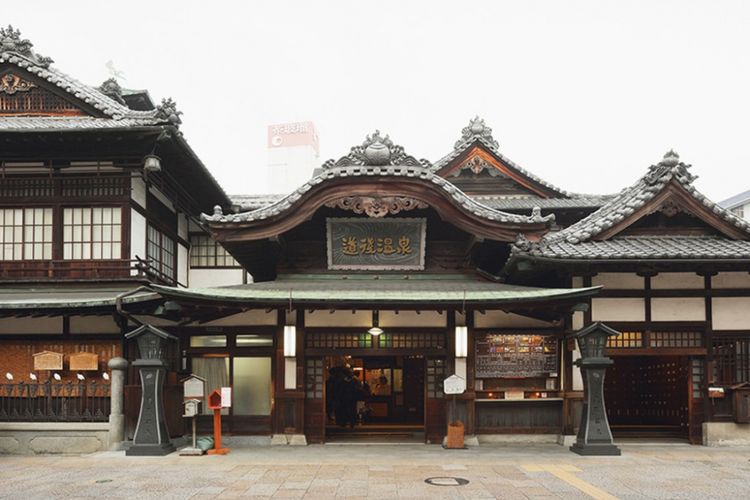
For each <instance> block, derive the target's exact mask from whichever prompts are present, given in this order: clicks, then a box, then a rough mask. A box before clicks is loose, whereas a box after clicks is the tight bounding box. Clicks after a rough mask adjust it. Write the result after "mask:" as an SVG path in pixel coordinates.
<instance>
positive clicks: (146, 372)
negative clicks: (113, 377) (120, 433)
mask: <svg viewBox="0 0 750 500" xmlns="http://www.w3.org/2000/svg"><path fill="white" fill-rule="evenodd" d="M125 338H126V339H136V340H137V341H138V351H139V356H140V357H139V358H138V359H136V360H135V361H134V362H133V366H134V367H135V368H138V374H139V375H140V377H141V410H140V412H139V413H138V424H137V425H136V427H135V436H133V444H132V446H131V447H130V448H128V450H127V451H126V452H125V454H126V455H133V456H160V455H167V454H168V453H172V452H173V451H175V447H174V445H173V444H172V442H171V441H170V439H169V430H168V429H167V420H166V417H165V414H164V379H165V378H166V376H167V363H166V362H165V361H164V353H165V349H166V343H167V341H169V340H177V338H176V337H174V336H173V335H170V334H168V333H167V332H165V331H163V330H160V329H158V328H156V327H154V326H151V325H143V326H141V327H139V328H137V329H136V330H133V331H132V332H130V333H128V334H126V335H125Z"/></svg>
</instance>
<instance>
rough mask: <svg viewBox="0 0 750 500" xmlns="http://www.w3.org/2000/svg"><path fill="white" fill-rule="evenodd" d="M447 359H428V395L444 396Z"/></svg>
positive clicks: (429, 396)
mask: <svg viewBox="0 0 750 500" xmlns="http://www.w3.org/2000/svg"><path fill="white" fill-rule="evenodd" d="M445 372H446V366H445V360H444V359H442V358H428V359H427V397H428V398H442V397H443V380H445Z"/></svg>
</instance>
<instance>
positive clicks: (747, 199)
mask: <svg viewBox="0 0 750 500" xmlns="http://www.w3.org/2000/svg"><path fill="white" fill-rule="evenodd" d="M745 203H750V191H745V192H744V193H740V194H736V195H734V196H732V197H731V198H727V199H726V200H724V201H720V202H719V206H721V207H722V208H726V209H730V208H734V207H736V206H738V205H743V204H745Z"/></svg>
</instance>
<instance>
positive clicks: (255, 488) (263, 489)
mask: <svg viewBox="0 0 750 500" xmlns="http://www.w3.org/2000/svg"><path fill="white" fill-rule="evenodd" d="M280 486H281V483H255V484H254V485H252V486H250V487H249V488H248V489H247V490H246V491H245V493H246V494H247V495H267V496H271V495H273V494H274V493H276V491H277V490H278V489H279V487H280Z"/></svg>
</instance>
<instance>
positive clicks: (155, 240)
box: [146, 224, 177, 281]
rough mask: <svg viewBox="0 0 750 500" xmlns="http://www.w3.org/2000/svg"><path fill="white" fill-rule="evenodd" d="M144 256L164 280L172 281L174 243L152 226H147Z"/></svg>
mask: <svg viewBox="0 0 750 500" xmlns="http://www.w3.org/2000/svg"><path fill="white" fill-rule="evenodd" d="M147 236H148V237H147V241H146V243H147V245H146V255H147V257H148V260H149V263H150V264H151V267H152V268H153V269H154V270H156V271H157V272H158V273H161V275H162V276H163V277H165V278H168V279H170V280H172V281H174V280H175V278H176V277H177V276H176V274H175V269H176V265H175V242H174V240H173V239H172V238H170V237H169V236H167V235H166V234H164V233H162V232H161V231H159V230H158V229H156V228H155V227H154V226H152V225H150V224H149V226H148V234H147Z"/></svg>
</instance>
